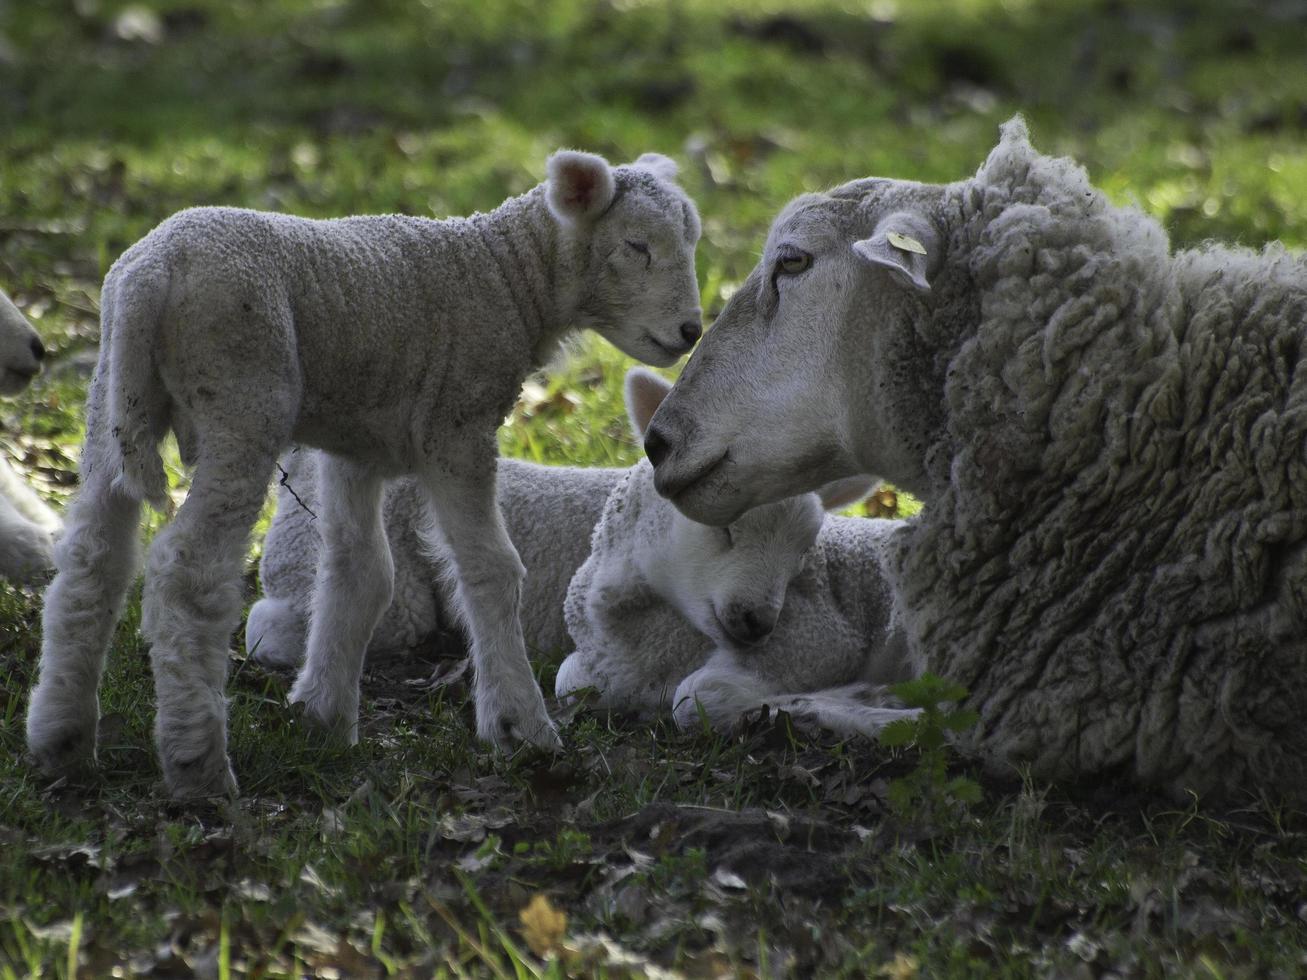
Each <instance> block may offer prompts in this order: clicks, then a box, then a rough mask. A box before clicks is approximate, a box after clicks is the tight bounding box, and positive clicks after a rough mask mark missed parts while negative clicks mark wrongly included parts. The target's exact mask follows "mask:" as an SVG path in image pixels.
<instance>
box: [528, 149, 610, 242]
mask: <svg viewBox="0 0 1307 980" xmlns="http://www.w3.org/2000/svg"><path fill="white" fill-rule="evenodd" d="M546 169H547V171H548V173H549V188H548V190H547V192H546V194H545V200H546V201H547V202H548V204H549V210H550V211H552V212H553V214H554V217H556V218H557V219H558V220H559V221H562V222H564V223H566V224H575V223H581V222H585V221H593V220H594V219H595V218H597V217H599V215H601V214H603V213H604V211H605V210H607V208H608V205H609V204H611V203H612V202H613V195H614V194H616V193H617V182H616V181H615V180H614V179H613V168H612V167H610V166H609V165H608V161H607V160H605V159H604V158H603V157H601V156H596V155H595V154H593V153H582V152H581V151H579V150H559V151H558V152H557V153H555V154H554V155H553V156H551V157H550V158H549V163H548V164H547V166H546Z"/></svg>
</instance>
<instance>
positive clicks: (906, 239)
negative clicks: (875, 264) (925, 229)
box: [885, 231, 926, 255]
mask: <svg viewBox="0 0 1307 980" xmlns="http://www.w3.org/2000/svg"><path fill="white" fill-rule="evenodd" d="M885 237H886V238H888V239H889V243H890V244H891V245H893V246H894V247H895V248H897V249H899V250H900V251H903V252H916V253H917V254H918V255H925V254H926V246H925V245H922V244H921V242H919V241H917V240H916V239H915V238H913V237H912V236H911V235H900V234H899V233H898V232H897V231H891V232H888V233H887V234H886V235H885Z"/></svg>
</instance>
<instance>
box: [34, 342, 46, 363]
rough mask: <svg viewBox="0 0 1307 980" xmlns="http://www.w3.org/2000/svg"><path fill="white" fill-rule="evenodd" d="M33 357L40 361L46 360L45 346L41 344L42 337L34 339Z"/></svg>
mask: <svg viewBox="0 0 1307 980" xmlns="http://www.w3.org/2000/svg"><path fill="white" fill-rule="evenodd" d="M32 356H33V357H35V358H36V359H37V360H38V361H40V360H42V359H44V358H45V344H43V343H41V338H40V337H33V338H32Z"/></svg>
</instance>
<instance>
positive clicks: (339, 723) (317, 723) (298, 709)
mask: <svg viewBox="0 0 1307 980" xmlns="http://www.w3.org/2000/svg"><path fill="white" fill-rule="evenodd" d="M290 707H291V711H292V712H294V713H295V714H296V716H297V717H301V718H303V719H304V720H305V721H306V722H308V723H309V724H310V725H312V726H313V728H314V729H316V730H317V731H319V732H322V733H323V734H324V735H325V736H326V737H327V738H328V739H329V740H330V741H333V742H338V743H340V744H341V745H347V746H349V745H358V743H359V712H358V708H357V707H355V708H354V710H352V711H350V710H346V709H341V708H339V707H337V706H334V705H328V704H324V703H322V702H321V701H320V700H313V699H309V698H296V697H295V692H294V691H291V701H290Z"/></svg>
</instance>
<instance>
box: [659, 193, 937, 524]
mask: <svg viewBox="0 0 1307 980" xmlns="http://www.w3.org/2000/svg"><path fill="white" fill-rule="evenodd" d="M868 188H869V189H868V191H867V197H866V198H865V199H864V198H854V197H840V196H837V195H834V194H832V195H809V196H807V197H805V198H800V199H798V200H797V201H795V202H794V203H792V204H791V205H790V206H789V207H788V208H787V209H786V210H785V211H784V212H783V213H782V214H781V216H780V217H779V218H778V219H777V220H776V223H775V224H774V225H773V227H772V230H771V234H770V235H769V236H768V239H767V243H766V246H765V248H764V250H763V256H762V260H761V262H760V263H759V265H758V266H757V268H755V269H754V271H753V272H752V273H751V274H750V276H749V278H748V279H747V280H746V281H745V283H744V284H743V285H742V286H741V287H740V289H739V290H738V291H737V292H736V294H735V295H734V296H732V297H731V300H730V302H729V303H728V304H727V306H726V309H725V310H723V311H722V314H721V316H720V317H718V319H717V322H716V323H715V324H714V326H713V328H712V330H711V331H709V333H708V335H707V337H706V339H705V340H704V342H703V343H702V344H701V345H700V346H699V349H698V350H696V351H695V353H694V356H693V357H692V358H691V359H690V361H689V363H688V364H687V365H686V368H685V371H684V372H683V373H682V375H681V378H680V380H679V381H677V383H676V386H675V387H674V389H673V390H672V392H671V394H670V395H669V396H668V397H667V399H666V401H665V402H664V403H663V404H662V406H661V407H660V408H659V410H658V412H657V415H656V416H655V417H654V418H653V420H652V422H651V425H650V428H649V435H648V437H647V438H646V443H645V446H646V450H647V451H648V452H649V455H650V458H651V460H652V461H653V462H654V464H655V467H656V471H657V485H658V488H659V492H661V493H663V494H664V495H666V496H667V497H668V499H670V500H672V501H673V502H674V503H675V504H676V506H677V507H678V508H680V509H681V510H682V511H683V512H684V513H685V514H687V515H688V516H690V517H692V518H694V519H695V520H698V521H702V522H705V523H710V524H727V523H730V522H732V521H734V520H736V519H737V518H738V517H739V515H740V514H742V513H744V512H745V511H746V510H747V509H748V508H750V507H756V506H758V505H759V504H762V503H766V502H768V501H774V500H779V499H781V498H783V497H786V496H789V495H792V494H796V493H803V492H807V491H811V490H815V489H817V488H818V487H819V486H821V485H823V484H825V483H828V482H830V481H833V480H837V479H839V478H841V477H845V476H851V475H854V474H857V473H871V472H874V473H878V474H881V475H883V476H884V477H885V478H886V479H888V480H890V481H892V482H894V483H895V484H897V485H899V486H902V487H904V488H905V489H908V490H912V491H914V492H921V491H922V490H923V489H924V486H923V483H924V472H925V471H924V447H925V445H926V442H927V440H926V438H925V435H926V434H928V433H929V432H931V431H932V427H933V426H934V425H935V423H936V420H937V419H938V417H939V415H940V413H941V411H942V405H941V404H940V403H941V399H942V385H941V386H939V390H936V386H935V384H934V383H933V379H931V378H930V377H927V376H926V372H925V371H923V370H922V369H921V363H922V362H923V361H925V362H926V367H927V368H929V367H931V362H930V358H929V357H928V356H925V355H923V350H924V346H925V345H924V342H923V340H922V339H921V336H920V334H919V333H918V331H917V326H918V325H919V321H920V319H921V318H922V316H923V311H924V309H925V307H924V306H923V297H924V296H925V295H926V294H927V292H928V290H929V288H930V287H929V283H928V282H927V281H926V279H925V276H926V275H927V274H928V273H929V272H930V267H929V264H928V263H923V264H922V266H921V268H920V269H916V268H912V267H910V265H909V263H908V262H907V261H906V260H908V259H915V258H916V253H912V252H901V251H896V250H892V249H891V250H889V252H888V254H886V253H885V251H884V249H885V246H884V242H885V239H886V234H887V231H886V229H887V228H888V230H895V229H896V228H899V227H902V228H903V230H904V231H905V232H909V233H911V237H912V238H913V240H916V239H924V240H926V241H928V243H929V250H930V252H931V254H932V256H934V255H937V254H938V247H939V246H938V243H937V240H936V239H937V237H938V236H935V237H932V234H929V233H928V232H929V229H930V226H929V224H928V222H927V219H926V218H924V217H921V215H920V214H918V213H916V212H913V211H909V210H908V209H909V208H916V211H919V212H921V213H923V214H924V213H926V212H927V211H928V210H929V209H928V202H927V205H926V206H922V205H918V204H916V203H914V202H916V201H918V199H923V200H924V199H926V198H927V195H928V194H929V193H930V191H929V189H928V188H926V186H925V185H917V184H910V183H903V182H895V181H884V182H875V183H872V182H868ZM882 225H885V226H886V228H882V227H881V226H882ZM890 226H893V227H890ZM868 232H871V236H870V237H864V236H867V235H868ZM873 246H875V248H873ZM875 249H881V251H876V250H875ZM868 250H871V254H867V252H868ZM899 255H901V256H903V257H904V258H905V262H904V265H903V266H902V267H900V266H899V265H897V264H894V265H890V264H888V263H893V262H895V261H896V257H897V256H899ZM913 275H918V276H919V277H920V278H921V285H920V286H917V285H914V283H913V281H912V279H911V277H912V276H913Z"/></svg>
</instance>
